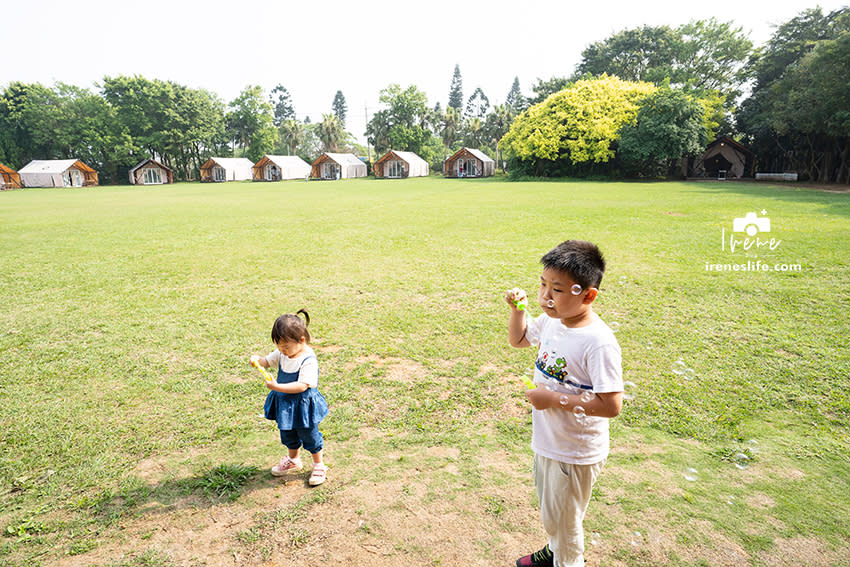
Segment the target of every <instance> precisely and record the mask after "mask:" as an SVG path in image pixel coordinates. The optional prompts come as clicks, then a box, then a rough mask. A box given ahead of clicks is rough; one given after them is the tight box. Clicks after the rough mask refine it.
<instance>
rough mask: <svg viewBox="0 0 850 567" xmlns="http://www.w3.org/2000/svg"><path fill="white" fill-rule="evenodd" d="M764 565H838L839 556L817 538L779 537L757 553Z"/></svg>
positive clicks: (771, 566) (778, 566) (774, 566)
mask: <svg viewBox="0 0 850 567" xmlns="http://www.w3.org/2000/svg"><path fill="white" fill-rule="evenodd" d="M759 559H760V560H761V561H762V562H763V564H764V565H765V566H766V567H787V566H788V565H806V566H807V567H828V566H832V565H839V562H838V560H839V556H838V555H837V554H836V553H834V552H833V551H830V550H829V549H827V548H826V546H825V545H824V544H823V543H822V542H820V541H818V540H817V539H812V538H806V537H794V538H780V539H776V540H774V545H773V548H772V549H770V550H769V551H766V552H763V553H761V554H759Z"/></svg>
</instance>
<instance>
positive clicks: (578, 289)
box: [570, 284, 581, 295]
mask: <svg viewBox="0 0 850 567" xmlns="http://www.w3.org/2000/svg"><path fill="white" fill-rule="evenodd" d="M570 292H571V293H572V294H573V295H579V294H581V286H580V285H578V284H573V287H571V288H570Z"/></svg>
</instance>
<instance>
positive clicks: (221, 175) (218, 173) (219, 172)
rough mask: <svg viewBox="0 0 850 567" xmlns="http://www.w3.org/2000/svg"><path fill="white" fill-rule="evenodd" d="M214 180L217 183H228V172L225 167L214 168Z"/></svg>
mask: <svg viewBox="0 0 850 567" xmlns="http://www.w3.org/2000/svg"><path fill="white" fill-rule="evenodd" d="M213 179H214V180H215V181H227V172H226V171H224V168H223V167H219V166H215V167H214V168H213Z"/></svg>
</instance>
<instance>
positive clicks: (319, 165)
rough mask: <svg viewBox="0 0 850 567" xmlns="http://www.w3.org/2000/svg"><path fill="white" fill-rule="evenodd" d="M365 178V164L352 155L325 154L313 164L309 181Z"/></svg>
mask: <svg viewBox="0 0 850 567" xmlns="http://www.w3.org/2000/svg"><path fill="white" fill-rule="evenodd" d="M353 177H366V164H365V163H363V160H361V159H360V158H358V157H357V156H356V155H354V154H335V153H330V152H326V153H324V154H322V155H320V156H319V157H318V158H317V159H316V161H314V162H313V165H312V168H311V172H310V178H311V179H325V180H332V179H350V178H353Z"/></svg>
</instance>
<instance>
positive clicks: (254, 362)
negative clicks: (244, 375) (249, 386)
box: [251, 358, 274, 382]
mask: <svg viewBox="0 0 850 567" xmlns="http://www.w3.org/2000/svg"><path fill="white" fill-rule="evenodd" d="M251 366H253V367H254V368H256V369H257V370H259V371H260V372H262V374H263V379H264V380H265V381H266V382H274V377H273V376H272V375H271V374H269V372H268V370H266V369H265V368H263V367H262V366H260V362H259V361H258V360H257V359H255V358H252V359H251Z"/></svg>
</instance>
